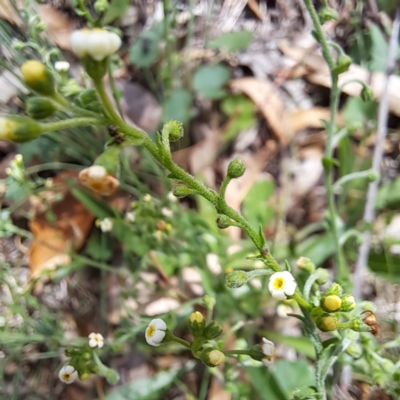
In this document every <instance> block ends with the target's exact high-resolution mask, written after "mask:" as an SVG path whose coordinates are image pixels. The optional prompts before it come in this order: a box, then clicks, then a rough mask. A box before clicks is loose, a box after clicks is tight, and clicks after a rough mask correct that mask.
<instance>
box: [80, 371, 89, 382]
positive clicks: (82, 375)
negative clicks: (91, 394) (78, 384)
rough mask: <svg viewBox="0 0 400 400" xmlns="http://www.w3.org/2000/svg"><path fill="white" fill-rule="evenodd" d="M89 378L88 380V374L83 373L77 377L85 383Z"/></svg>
mask: <svg viewBox="0 0 400 400" xmlns="http://www.w3.org/2000/svg"><path fill="white" fill-rule="evenodd" d="M89 378H90V374H89V372H84V373H83V374H80V375H79V379H80V380H81V381H86V380H88V379H89Z"/></svg>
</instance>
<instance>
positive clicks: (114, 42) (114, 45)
mask: <svg viewBox="0 0 400 400" xmlns="http://www.w3.org/2000/svg"><path fill="white" fill-rule="evenodd" d="M108 41H109V46H110V51H111V53H110V54H108V55H111V54H114V53H115V52H116V51H118V50H119V48H120V47H121V44H122V42H121V38H120V37H119V36H118V35H117V34H116V33H114V32H108Z"/></svg>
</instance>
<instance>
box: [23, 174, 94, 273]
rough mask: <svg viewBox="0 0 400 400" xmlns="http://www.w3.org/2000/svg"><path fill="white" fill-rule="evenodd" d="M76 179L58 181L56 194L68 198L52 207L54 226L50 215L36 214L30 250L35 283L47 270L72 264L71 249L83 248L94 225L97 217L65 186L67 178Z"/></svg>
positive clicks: (38, 208) (65, 176) (56, 181)
mask: <svg viewBox="0 0 400 400" xmlns="http://www.w3.org/2000/svg"><path fill="white" fill-rule="evenodd" d="M74 175H75V174H73V173H69V172H65V173H61V174H59V175H58V176H57V177H56V178H55V179H54V185H55V190H57V191H58V193H63V194H64V196H63V199H62V200H61V201H59V202H54V203H52V204H51V206H50V209H51V211H52V212H53V213H54V215H55V218H56V219H55V221H54V222H49V221H48V220H47V218H46V212H45V211H43V210H42V209H41V207H37V208H35V209H34V210H33V211H35V210H36V212H37V215H36V216H35V218H34V219H33V220H32V221H31V222H30V224H29V226H30V229H31V232H32V235H33V236H34V238H35V239H34V240H32V242H31V244H30V247H29V266H30V270H31V278H33V279H35V278H37V277H39V276H40V274H41V272H42V271H44V270H45V269H54V268H55V267H57V266H58V265H66V264H68V263H69V262H70V257H69V255H68V251H69V250H70V249H71V248H73V249H74V250H76V251H78V250H79V249H80V248H81V247H82V246H83V244H84V243H85V240H86V237H87V235H88V233H89V231H90V228H91V226H92V224H93V220H94V216H93V214H92V213H91V212H90V211H88V210H87V209H86V208H85V207H84V206H83V205H82V203H80V202H79V201H78V200H77V199H76V198H75V197H74V196H72V194H71V193H70V192H69V191H68V190H66V188H67V185H66V184H64V185H63V184H62V182H64V180H65V179H66V178H70V177H71V176H74ZM44 197H46V196H44ZM34 204H36V203H34Z"/></svg>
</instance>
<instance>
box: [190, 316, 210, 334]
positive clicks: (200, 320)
mask: <svg viewBox="0 0 400 400" xmlns="http://www.w3.org/2000/svg"><path fill="white" fill-rule="evenodd" d="M205 326H206V320H205V319H204V317H203V314H202V313H200V312H199V311H195V312H193V313H191V314H190V316H189V321H188V328H189V330H190V332H191V333H192V335H193V336H195V337H196V336H201V335H202V334H203V332H204V328H205Z"/></svg>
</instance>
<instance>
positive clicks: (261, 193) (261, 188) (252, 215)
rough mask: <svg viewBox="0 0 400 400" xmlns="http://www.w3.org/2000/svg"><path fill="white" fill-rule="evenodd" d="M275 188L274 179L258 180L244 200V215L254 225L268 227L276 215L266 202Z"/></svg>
mask: <svg viewBox="0 0 400 400" xmlns="http://www.w3.org/2000/svg"><path fill="white" fill-rule="evenodd" d="M274 190H275V183H274V182H273V181H272V179H268V180H267V179H264V180H261V181H258V182H256V183H255V184H254V185H253V187H252V188H251V189H250V191H249V193H248V194H247V196H246V197H245V199H244V200H243V205H242V207H243V215H244V216H245V218H246V219H247V220H248V221H249V223H250V224H251V225H252V226H257V225H260V224H261V225H262V226H263V227H266V226H267V225H268V223H269V222H270V221H271V220H272V218H273V216H274V210H273V208H272V207H269V206H268V205H267V204H266V202H267V200H268V199H269V198H270V197H271V196H272V194H273V193H274Z"/></svg>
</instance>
